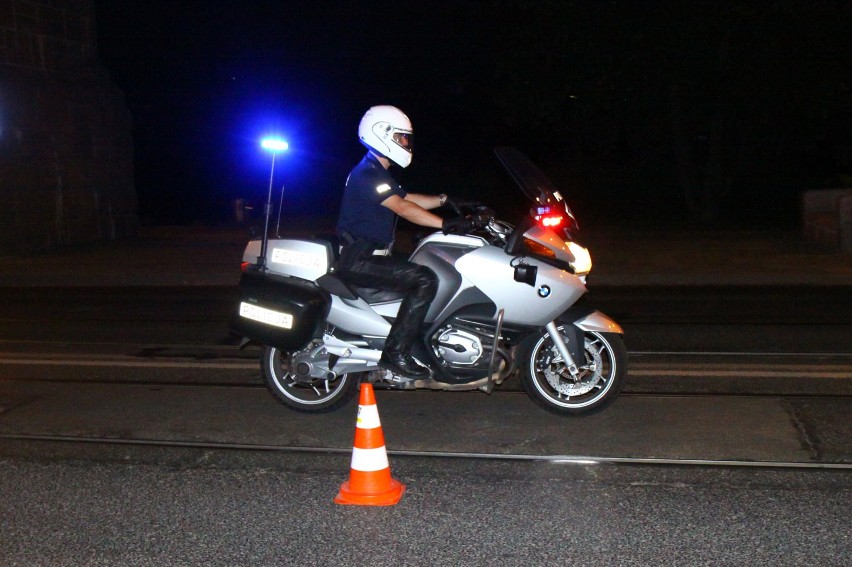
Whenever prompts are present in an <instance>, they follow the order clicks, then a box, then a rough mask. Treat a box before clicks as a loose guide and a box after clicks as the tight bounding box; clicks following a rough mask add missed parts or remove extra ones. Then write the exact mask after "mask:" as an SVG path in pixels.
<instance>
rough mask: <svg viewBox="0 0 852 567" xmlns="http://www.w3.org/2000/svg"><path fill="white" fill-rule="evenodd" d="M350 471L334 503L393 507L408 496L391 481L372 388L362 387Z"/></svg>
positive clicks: (395, 481) (403, 489)
mask: <svg viewBox="0 0 852 567" xmlns="http://www.w3.org/2000/svg"><path fill="white" fill-rule="evenodd" d="M349 468H350V471H349V480H347V481H346V482H344V483H343V484H342V485H340V492H339V493H338V494H337V497H336V498H335V499H334V501H335V502H336V503H338V504H357V505H361V506H393V505H394V504H396V503H397V502H399V499H400V498H402V493H403V492H405V485H404V484H402V483H400V482H399V481H397V480H394V479H393V478H391V473H390V465H388V454H387V451H386V450H385V436H384V433H382V424H381V422H380V421H379V408H378V407H377V406H376V395H375V394H374V393H373V385H372V384H361V398H360V401H359V402H358V421H357V422H356V424H355V446H354V447H353V448H352V464H351V466H350V467H349Z"/></svg>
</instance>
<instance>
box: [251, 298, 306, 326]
mask: <svg viewBox="0 0 852 567" xmlns="http://www.w3.org/2000/svg"><path fill="white" fill-rule="evenodd" d="M240 317H245V318H246V319H251V320H252V321H258V322H259V323H265V324H267V325H273V326H275V327H281V328H282V329H292V328H293V316H292V315H290V314H289V313H281V312H280V311H273V310H272V309H266V308H265V307H259V306H257V305H252V304H250V303H246V302H245V301H243V302H241V303H240Z"/></svg>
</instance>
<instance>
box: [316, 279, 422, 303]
mask: <svg viewBox="0 0 852 567" xmlns="http://www.w3.org/2000/svg"><path fill="white" fill-rule="evenodd" d="M317 285H319V286H320V287H321V288H323V289H324V290H326V291H327V292H329V293H331V294H333V295H336V296H338V297H342V298H344V299H357V298H359V297H360V298H361V299H363V300H364V301H366V302H367V303H369V304H370V305H374V304H376V303H385V302H388V301H397V300H399V299H402V298H403V297H405V292H404V291H391V290H387V289H376V288H374V287H359V286H354V285H351V284H348V283H346V282H344V281H343V280H342V279H340V278H339V277H338V276H337V275H336V274H331V273H329V274H325V275H323V276H321V277H320V278H318V279H317Z"/></svg>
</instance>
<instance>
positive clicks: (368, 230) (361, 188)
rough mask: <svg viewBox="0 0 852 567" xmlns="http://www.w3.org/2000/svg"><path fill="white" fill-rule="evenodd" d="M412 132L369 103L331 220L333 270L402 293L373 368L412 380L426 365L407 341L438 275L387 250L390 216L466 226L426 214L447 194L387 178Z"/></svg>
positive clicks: (450, 228) (451, 229)
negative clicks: (360, 147) (359, 149)
mask: <svg viewBox="0 0 852 567" xmlns="http://www.w3.org/2000/svg"><path fill="white" fill-rule="evenodd" d="M413 133H414V131H413V128H412V126H411V121H410V120H409V119H408V116H406V115H405V114H404V113H403V112H402V111H401V110H399V109H398V108H396V107H394V106H387V105H382V106H374V107H372V108H370V109H369V110H367V112H366V113H365V114H364V116H363V118H361V122H360V124H359V125H358V138H359V139H360V140H361V143H362V144H364V145H365V146H366V147H367V155H365V156H364V158H363V159H362V160H361V162H360V163H359V164H358V165H356V166H355V168H354V169H353V170H352V171H351V172H350V173H349V177H348V178H347V179H346V188H345V189H344V192H343V201H342V204H341V207H340V216H339V218H338V221H337V233H338V235H339V237H340V239H341V243H342V245H343V248H342V249H341V252H340V258H339V260H338V263H337V273H338V275H339V276H340V277H341V279H343V280H344V281H346V282H348V283H351V284H353V285H357V286H363V287H372V288H380V289H386V290H392V291H403V292H405V298H404V299H403V301H402V304H401V305H400V307H399V312H398V314H397V317H396V319H395V320H394V322H393V324H392V325H391V329H390V333H389V334H388V338H387V340H386V341H385V346H384V349H383V351H382V356H381V359H380V361H379V366H381V367H382V368H384V369H386V370H390V371H391V372H393V373H394V374H398V375H401V376H405V377H408V378H415V379H418V378H425V377H427V376H428V375H429V371H428V370H426V368H424V367H423V366H420V365H419V364H418V363H417V361H416V360H414V358H413V357H412V356H411V347H412V345H413V344H414V341H415V340H416V339H417V337H418V334H419V333H420V330H421V327H422V325H423V320H424V319H425V317H426V312H427V311H428V309H429V305H430V304H431V303H432V300H433V299H434V298H435V294H436V293H437V291H438V278H437V276H436V275H435V273H434V272H433V271H432V270H430V269H429V268H427V267H426V266H421V265H419V264H414V263H413V262H409V261H407V260H404V259H402V258H395V257H393V256H391V255H390V249H391V247H392V244H393V238H394V229H395V226H396V221H397V217H398V216H399V217H402V218H404V219H405V220H407V221H410V222H412V223H414V224H417V225H420V226H425V227H430V228H436V229H442V230H443V231H444V233H445V234H449V233H463V232H466V231H467V230H469V229H470V223H469V221H467V219H465V218H464V217H457V218H452V219H447V220H444V219H442V218H441V217H439V216H438V215H435V214H434V213H431V212H429V211H430V209H434V208H437V207H440V206H442V205H444V204H445V203H446V201H447V196H446V195H444V194H441V195H423V194H418V193H408V192H406V191H405V190H403V188H402V186H401V185H400V184H399V183H397V182H396V180H394V178H393V177H392V176H391V174H390V172H389V171H388V170H389V168H390V166H391V164H395V165H398V166H399V167H403V168H405V167H408V165H409V164H410V163H411V156H412V148H413Z"/></svg>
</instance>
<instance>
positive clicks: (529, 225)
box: [231, 148, 627, 415]
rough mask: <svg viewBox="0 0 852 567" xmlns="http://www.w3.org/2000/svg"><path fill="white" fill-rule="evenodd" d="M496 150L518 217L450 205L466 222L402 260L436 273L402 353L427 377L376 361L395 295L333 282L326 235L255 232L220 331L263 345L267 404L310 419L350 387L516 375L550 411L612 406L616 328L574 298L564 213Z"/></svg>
mask: <svg viewBox="0 0 852 567" xmlns="http://www.w3.org/2000/svg"><path fill="white" fill-rule="evenodd" d="M495 153H496V155H497V157H498V159H499V161H500V162H501V164H502V165H503V166H504V167H505V169H506V170H507V171H508V173H509V174H510V176H511V177H512V179H513V180H514V181H515V182H516V184H517V185H518V187H519V188H520V189H521V191H522V192H523V193H524V195H525V197H526V198H527V199H529V201H530V211H529V214H525V215H524V216H523V218H522V219H521V220H520V222H518V223H517V224H516V225H512V224H509V223H507V222H505V221H502V220H499V219H497V218H495V217H494V213H493V211H491V210H490V209H488V208H487V207H484V206H481V205H473V206H471V207H469V209H468V210H467V211H458V212H466V213H467V216H468V218H469V219H470V220H471V221H472V226H473V229H472V230H471V231H470V232H469V233H468V234H463V235H456V234H452V235H444V234H442V233H440V232H437V233H435V234H431V235H429V236H426V237H425V238H423V239H422V240H420V242H419V243H417V244H416V247H415V249H414V251H413V253H412V254H411V256H410V261H412V262H415V263H417V264H422V265H424V266H427V267H429V268H431V269H432V270H433V271H434V272H435V274H437V276H438V280H439V285H438V292H437V294H436V296H435V299H434V301H433V302H432V304H431V306H430V308H429V311H428V313H427V315H426V320H425V324H424V328H423V330H422V338H421V340H420V341H418V342H416V343H415V345H414V347H413V349H412V353H411V354H412V356H414V358H415V359H416V360H417V361H418V362H419V363H420V364H422V365H423V366H425V367H426V368H427V369H428V370H429V373H430V376H429V377H428V378H425V379H410V378H407V377H405V376H397V375H395V374H393V373H391V372H390V371H388V370H384V369H382V368H380V367H379V364H378V363H379V357H380V356H381V352H382V347H383V345H384V341H385V338H386V337H387V335H388V332H389V330H390V328H391V322H392V321H393V320H394V318H395V317H396V314H397V311H398V309H399V306H400V303H401V302H402V297H401V294H400V293H397V292H391V291H382V290H378V289H370V288H363V287H354V286H352V285H349V284H347V283H346V282H344V281H343V280H341V279H340V278H339V277H338V276H337V275H336V274H335V271H334V263H335V260H336V257H337V254H338V252H339V248H338V245H337V243H336V242H335V241H334V238H309V239H302V238H273V239H267V237H266V232H264V237H263V238H262V239H261V240H253V241H251V242H249V244H248V246H247V247H246V249H245V252H244V256H243V264H242V267H243V271H242V276H241V280H240V299H239V303H238V306H237V310H236V313H235V315H234V318H233V320H232V323H231V329H232V331H233V332H235V333H237V334H240V335H242V336H244V337H246V341H249V340H250V341H254V342H257V343H260V344H261V345H263V351H262V356H261V369H262V373H263V377H264V380H265V382H266V384H267V386H268V387H269V390H270V392H271V393H272V395H273V396H274V397H275V398H276V399H277V400H278V401H280V402H281V403H283V404H284V405H286V406H288V407H289V408H292V409H294V410H296V411H301V412H308V413H321V412H328V411H333V410H336V409H338V408H340V407H342V406H344V405H346V404H347V403H348V402H349V401H350V400H351V399H352V398H353V397H355V395H356V392H357V389H358V385H359V384H360V383H361V382H362V381H369V382H370V383H373V384H375V385H376V387H387V388H394V389H404V390H410V389H433V390H450V391H456V390H475V389H479V390H482V391H484V392H486V393H489V394H490V393H491V392H492V390H493V389H494V387H495V386H499V385H500V384H502V383H503V382H504V381H505V380H507V379H508V378H509V377H510V376H513V375H514V374H519V376H520V380H521V383H522V385H523V388H524V390H525V391H526V393H527V394H528V395H529V396H530V398H532V400H534V401H535V402H536V403H537V404H539V405H540V406H542V407H544V408H545V409H547V410H550V411H552V412H555V413H558V414H563V415H584V414H590V413H593V412H595V411H598V410H601V409H603V408H604V407H606V406H607V405H609V404H610V403H612V401H613V400H614V399H615V398H616V397H617V396H618V393H619V391H620V390H621V387H622V384H623V382H624V380H625V376H626V373H627V370H626V362H627V351H626V349H625V346H624V342H623V339H622V335H623V330H622V329H621V327H620V326H619V325H618V324H617V323H616V322H615V321H613V320H612V319H610V318H609V317H608V316H606V315H604V314H603V313H601V312H599V311H596V310H594V309H591V308H588V307H585V306H581V305H580V304H578V300H579V299H580V298H581V297H582V296H583V294H584V293H585V292H586V285H585V284H586V276H587V275H588V273H589V271H590V270H591V267H592V262H591V258H590V255H589V252H588V250H587V249H586V248H584V247H583V246H581V245H580V244H578V243H577V242H576V234H577V231H578V227H577V223H576V220H575V218H574V215H573V214H572V212H571V210H570V208H569V207H568V206H567V204H566V203H565V201H564V199H563V197H562V195H561V194H560V192H559V191H558V190H557V189H556V188H555V187H554V186H553V185H552V183H551V182H550V181H549V180H548V179H547V177H546V176H545V175H544V174H543V173H542V172H541V170H539V169H538V168H537V167H536V166H535V165H534V164H533V163H532V162H531V161H530V160H529V159H527V158H526V156H524V155H523V154H521V153H520V152H519V151H518V150H516V149H514V148H498V149H497V150H495ZM268 211H269V208H267V214H268ZM267 224H268V216H267Z"/></svg>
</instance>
